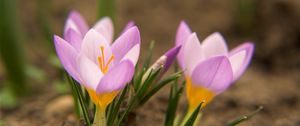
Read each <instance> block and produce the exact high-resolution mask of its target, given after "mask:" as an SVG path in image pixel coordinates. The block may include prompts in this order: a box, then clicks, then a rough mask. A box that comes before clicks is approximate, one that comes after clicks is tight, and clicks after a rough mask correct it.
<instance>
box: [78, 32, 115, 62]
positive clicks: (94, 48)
mask: <svg viewBox="0 0 300 126" xmlns="http://www.w3.org/2000/svg"><path fill="white" fill-rule="evenodd" d="M100 47H103V48H104V58H105V62H107V61H108V60H109V58H110V57H111V56H112V52H111V48H110V46H109V44H108V42H107V41H106V39H105V38H104V37H103V36H102V35H101V34H100V33H98V32H97V31H95V30H94V29H91V30H89V31H88V32H87V33H86V35H85V37H84V38H83V40H82V45H81V51H82V53H84V54H85V55H86V56H87V57H88V58H89V59H90V60H92V61H93V62H94V63H95V64H98V57H99V56H102V52H101V49H100Z"/></svg>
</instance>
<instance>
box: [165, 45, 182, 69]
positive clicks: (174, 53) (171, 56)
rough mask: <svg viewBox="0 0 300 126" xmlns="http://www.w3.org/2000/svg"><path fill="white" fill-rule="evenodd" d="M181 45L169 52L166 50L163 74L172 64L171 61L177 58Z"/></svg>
mask: <svg viewBox="0 0 300 126" xmlns="http://www.w3.org/2000/svg"><path fill="white" fill-rule="evenodd" d="M181 47H182V46H181V45H180V46H176V47H174V48H172V49H170V50H168V51H167V52H166V53H165V54H164V56H166V57H167V60H166V63H165V64H164V69H163V72H165V71H167V70H168V69H169V67H170V66H171V64H172V63H173V61H174V60H175V57H176V56H177V54H178V52H179V51H180V49H181Z"/></svg>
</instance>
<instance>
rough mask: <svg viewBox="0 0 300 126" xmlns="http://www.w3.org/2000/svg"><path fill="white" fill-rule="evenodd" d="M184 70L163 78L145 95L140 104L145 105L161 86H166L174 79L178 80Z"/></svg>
mask: <svg viewBox="0 0 300 126" xmlns="http://www.w3.org/2000/svg"><path fill="white" fill-rule="evenodd" d="M181 74H182V72H177V73H174V74H173V75H171V76H169V77H167V78H165V79H163V80H161V81H160V82H158V84H157V85H155V86H154V87H153V88H152V89H151V90H150V91H149V92H148V93H146V95H145V97H144V98H143V99H142V100H141V101H140V105H143V104H144V103H145V102H147V101H148V100H149V99H150V98H151V97H152V96H153V95H154V94H156V93H157V92H158V91H159V90H160V89H161V88H163V87H164V86H166V85H167V84H169V83H170V82H172V81H175V80H177V79H178V78H179V77H180V76H181Z"/></svg>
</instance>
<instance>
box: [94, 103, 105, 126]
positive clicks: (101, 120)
mask: <svg viewBox="0 0 300 126" xmlns="http://www.w3.org/2000/svg"><path fill="white" fill-rule="evenodd" d="M105 110H106V107H100V106H99V105H97V106H96V113H95V118H94V123H93V126H106V115H105Z"/></svg>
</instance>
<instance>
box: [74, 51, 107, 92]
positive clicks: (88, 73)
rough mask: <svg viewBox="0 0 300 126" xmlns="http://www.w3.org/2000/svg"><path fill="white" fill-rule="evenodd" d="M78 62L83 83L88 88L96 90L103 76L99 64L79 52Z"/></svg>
mask: <svg viewBox="0 0 300 126" xmlns="http://www.w3.org/2000/svg"><path fill="white" fill-rule="evenodd" d="M77 62H78V64H77V65H78V67H77V68H78V72H79V74H80V76H81V79H82V84H83V85H84V86H85V87H86V88H88V89H92V90H96V88H97V86H98V83H99V82H100V79H101V78H102V76H103V73H102V72H101V70H100V68H99V66H97V65H96V64H95V63H93V62H92V61H91V60H90V59H88V58H87V57H86V56H85V55H84V54H79V56H78V58H77Z"/></svg>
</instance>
